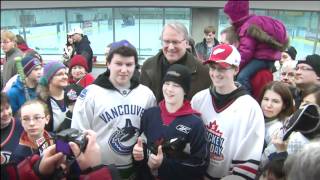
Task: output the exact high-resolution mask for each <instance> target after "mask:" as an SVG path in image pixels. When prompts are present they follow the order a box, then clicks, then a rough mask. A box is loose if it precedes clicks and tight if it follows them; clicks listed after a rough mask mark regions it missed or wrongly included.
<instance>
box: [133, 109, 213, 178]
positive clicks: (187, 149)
mask: <svg viewBox="0 0 320 180" xmlns="http://www.w3.org/2000/svg"><path fill="white" fill-rule="evenodd" d="M140 131H141V132H140V133H144V135H145V136H146V139H147V144H146V145H144V146H145V148H144V150H145V156H144V157H145V159H144V160H143V161H135V162H134V164H135V168H137V169H136V170H137V179H141V180H143V179H154V177H153V176H152V175H151V173H150V169H149V167H148V165H147V162H148V159H147V158H146V157H148V155H147V154H150V150H152V149H157V148H156V146H157V145H162V147H163V146H164V145H163V144H164V143H165V142H168V141H169V140H170V139H174V138H179V139H180V140H182V139H183V143H182V144H183V145H182V146H183V148H180V147H179V148H177V152H174V151H170V150H169V151H166V150H164V147H163V148H162V149H163V152H164V159H163V161H162V164H161V166H160V167H159V169H158V178H160V179H161V180H171V179H172V180H177V179H184V180H188V179H190V180H196V179H202V178H203V176H204V174H205V172H206V170H207V167H208V164H209V146H208V143H207V138H206V129H205V127H204V125H203V122H202V120H201V119H200V117H199V116H198V115H196V114H188V115H183V116H179V117H176V119H174V120H173V121H172V122H171V123H170V124H169V125H168V126H167V125H164V124H163V121H162V119H161V110H160V107H153V108H150V109H148V110H146V111H145V112H144V114H143V116H142V119H141V129H140ZM146 147H148V148H146ZM152 147H155V148H152ZM146 149H147V150H146ZM182 149H184V152H182Z"/></svg>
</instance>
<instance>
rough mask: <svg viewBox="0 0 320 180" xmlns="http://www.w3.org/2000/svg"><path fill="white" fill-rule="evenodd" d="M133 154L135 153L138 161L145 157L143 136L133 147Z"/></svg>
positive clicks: (134, 155) (135, 158)
mask: <svg viewBox="0 0 320 180" xmlns="http://www.w3.org/2000/svg"><path fill="white" fill-rule="evenodd" d="M132 154H133V158H134V160H136V161H141V160H143V159H144V155H143V144H142V138H141V137H138V141H137V143H136V144H135V145H134V147H133V151H132Z"/></svg>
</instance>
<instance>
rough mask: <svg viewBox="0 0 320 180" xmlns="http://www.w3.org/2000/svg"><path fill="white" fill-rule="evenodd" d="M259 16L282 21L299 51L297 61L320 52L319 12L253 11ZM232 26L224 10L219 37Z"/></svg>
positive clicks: (291, 42) (291, 43) (221, 12)
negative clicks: (225, 29)
mask: <svg viewBox="0 0 320 180" xmlns="http://www.w3.org/2000/svg"><path fill="white" fill-rule="evenodd" d="M251 12H253V13H255V14H257V15H263V16H271V17H274V18H276V19H279V20H281V21H282V22H283V23H284V24H285V26H286V29H287V32H288V34H289V37H290V45H291V46H294V47H295V48H296V50H297V57H296V59H297V60H299V59H302V58H304V57H305V56H307V55H310V54H313V53H319V52H320V47H319V46H320V44H319V36H320V34H318V37H316V35H317V32H319V18H320V17H319V16H320V15H319V14H320V13H319V12H303V11H284V10H281V11H280V10H261V9H252V10H251ZM228 26H230V24H229V22H228V19H227V17H226V15H225V14H224V12H223V9H220V11H219V35H220V32H221V30H223V29H224V28H225V27H228Z"/></svg>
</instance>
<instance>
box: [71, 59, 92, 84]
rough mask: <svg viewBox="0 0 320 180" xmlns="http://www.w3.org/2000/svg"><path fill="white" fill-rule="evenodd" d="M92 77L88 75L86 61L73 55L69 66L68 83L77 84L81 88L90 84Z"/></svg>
mask: <svg viewBox="0 0 320 180" xmlns="http://www.w3.org/2000/svg"><path fill="white" fill-rule="evenodd" d="M93 81H94V77H93V76H92V75H91V74H90V73H88V65H87V60H86V59H85V58H84V57H83V56H82V55H75V56H73V57H72V58H71V60H70V64H69V83H70V84H79V85H81V86H82V87H83V88H85V87H87V86H88V85H90V84H92V83H93Z"/></svg>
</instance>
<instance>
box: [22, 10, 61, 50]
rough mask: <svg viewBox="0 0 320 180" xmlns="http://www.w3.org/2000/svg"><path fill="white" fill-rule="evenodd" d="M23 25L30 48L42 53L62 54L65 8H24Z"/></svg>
mask: <svg viewBox="0 0 320 180" xmlns="http://www.w3.org/2000/svg"><path fill="white" fill-rule="evenodd" d="M48 14H50V16H48ZM21 25H22V26H23V27H24V28H25V31H24V33H25V37H26V41H27V44H28V45H29V47H30V48H33V49H35V50H36V51H38V52H39V53H40V54H62V51H63V46H64V44H65V38H64V37H65V31H66V30H65V29H66V27H65V11H64V10H61V9H59V10H58V9H41V10H22V15H21Z"/></svg>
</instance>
